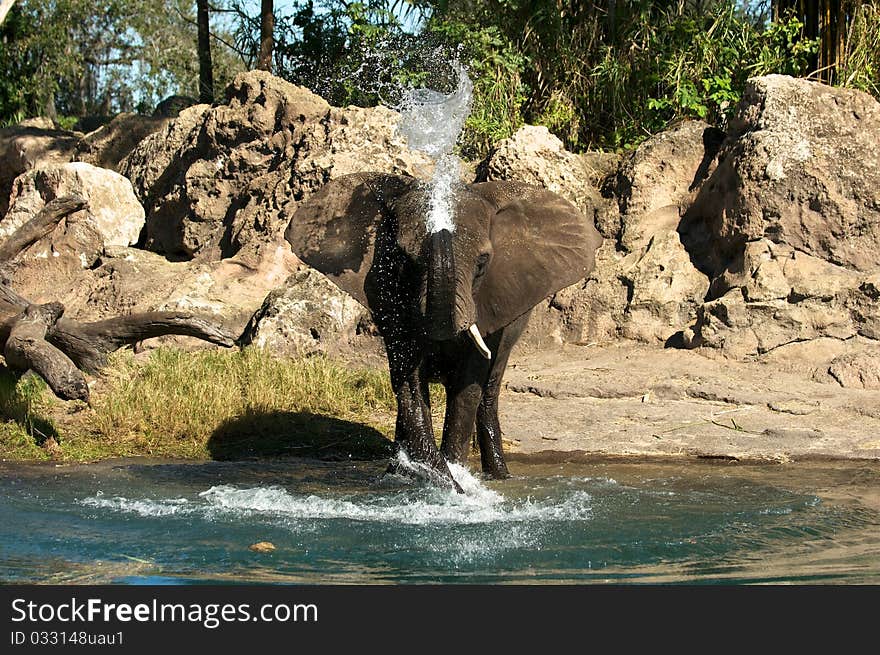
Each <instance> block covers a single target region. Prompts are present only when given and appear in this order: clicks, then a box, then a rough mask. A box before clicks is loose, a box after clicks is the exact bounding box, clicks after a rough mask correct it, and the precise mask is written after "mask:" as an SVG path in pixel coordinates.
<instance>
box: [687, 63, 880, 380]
mask: <svg viewBox="0 0 880 655" xmlns="http://www.w3.org/2000/svg"><path fill="white" fill-rule="evenodd" d="M878 135H880V104H878V103H877V101H876V100H874V99H873V98H871V97H870V96H868V95H867V94H864V93H861V92H858V91H853V90H849V89H838V88H832V87H828V86H825V85H822V84H817V83H812V82H807V81H804V80H796V79H793V78H790V77H784V76H779V75H770V76H767V77H762V78H755V79H752V80H749V82H748V84H747V88H746V92H745V94H744V96H743V99H742V102H741V103H740V105H739V107H738V109H737V112H736V115H735V117H734V119H733V120H732V121H731V128H730V131H729V133H728V136H727V139H726V141H725V143H724V146H723V148H722V150H721V152H720V154H719V157H718V164H717V168H716V169H715V170H714V172H713V173H712V174H711V176H710V178H709V179H708V181H707V182H706V183H705V184H704V185H703V187H702V189H701V190H700V193H699V195H698V196H697V198H696V199H695V201H694V203H693V205H692V206H691V207H690V209H689V210H688V211H687V213H686V215H685V217H684V220H683V221H682V225H681V229H680V231H681V233H682V237H683V240H684V242H685V244H686V245H687V246H688V248H689V250H690V252H691V254H692V256H693V257H694V260H695V261H696V262H697V264H698V265H699V266H700V268H701V270H703V271H704V272H705V273H707V274H708V275H710V276H712V278H713V280H712V284H711V289H710V293H709V300H708V302H706V304H704V305H703V306H702V307H701V308H700V309H699V312H698V318H697V321H696V322H695V324H694V326H693V328H692V329H691V330H690V331H688V332H687V334H686V337H687V338H686V340H687V341H688V342H689V343H691V344H693V345H702V346H708V347H712V348H718V349H721V350H722V351H723V352H724V353H725V354H727V355H728V356H731V357H736V358H744V357H753V356H760V355H763V354H766V353H768V352H770V351H772V350H774V349H777V348H780V347H783V346H786V345H787V344H792V343H798V342H805V341H810V340H816V339H829V338H830V339H839V340H845V339H852V338H853V337H856V336H860V337H866V338H869V339H877V337H878V324H880V309H878V303H877V297H878V294H877V284H878V279H880V278H878V274H880V153H878V149H877V139H878ZM843 377H846V376H843Z"/></svg>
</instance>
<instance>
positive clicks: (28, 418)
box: [0, 367, 57, 459]
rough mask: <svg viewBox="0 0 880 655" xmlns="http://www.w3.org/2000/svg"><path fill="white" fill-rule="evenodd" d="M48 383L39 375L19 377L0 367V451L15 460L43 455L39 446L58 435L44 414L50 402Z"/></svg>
mask: <svg viewBox="0 0 880 655" xmlns="http://www.w3.org/2000/svg"><path fill="white" fill-rule="evenodd" d="M46 391H47V387H46V384H45V383H44V382H43V381H42V380H41V379H40V378H38V377H37V376H34V375H27V376H24V377H23V378H20V379H19V377H18V376H17V375H14V374H13V373H12V372H11V371H10V370H9V369H7V368H5V367H0V453H2V456H6V457H12V458H15V459H33V458H41V457H42V456H43V454H44V453H43V451H42V450H41V449H40V446H41V445H42V444H43V443H44V442H45V441H46V440H47V439H49V438H50V437H51V438H55V437H57V430H56V427H55V425H54V424H53V422H52V421H51V420H48V419H47V418H46V417H45V414H46V412H47V410H48V408H49V405H50V403H51V401H50V400H49V398H48V394H47V393H46Z"/></svg>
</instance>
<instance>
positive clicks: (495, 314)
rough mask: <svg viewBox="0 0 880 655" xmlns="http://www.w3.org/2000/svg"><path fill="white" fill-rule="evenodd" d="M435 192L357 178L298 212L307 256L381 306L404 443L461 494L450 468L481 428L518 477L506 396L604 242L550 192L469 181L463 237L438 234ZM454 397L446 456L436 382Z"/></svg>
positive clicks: (456, 218)
mask: <svg viewBox="0 0 880 655" xmlns="http://www.w3.org/2000/svg"><path fill="white" fill-rule="evenodd" d="M430 196H431V187H430V186H429V185H428V184H426V183H424V182H421V181H419V180H417V179H415V178H413V177H408V176H405V175H393V174H384V173H353V174H349V175H345V176H341V177H339V178H337V179H334V180H332V181H330V182H328V183H326V184H325V185H324V186H323V187H321V188H320V189H319V190H318V191H316V192H315V193H313V194H312V195H311V196H309V197H308V198H307V199H306V200H305V201H304V202H303V203H302V204H300V205H299V207H297V209H296V212H295V213H294V215H293V217H292V219H291V221H290V223H289V225H288V227H287V230H286V232H285V239H286V240H287V241H288V242H289V243H290V245H291V247H292V249H293V251H294V253H295V254H296V255H297V256H298V257H299V258H300V259H301V260H302V261H304V262H305V263H307V264H308V265H310V266H312V267H313V268H316V269H317V270H319V271H321V272H322V273H324V275H326V276H327V277H328V278H329V279H330V280H332V281H333V282H334V283H335V284H336V285H337V286H338V287H340V288H341V289H342V290H343V291H345V292H347V293H348V294H350V295H351V296H353V297H354V298H355V299H356V300H358V301H359V302H360V303H361V304H362V305H364V306H365V307H366V308H367V309H369V310H370V312H371V314H372V317H373V320H374V322H375V324H376V327H377V328H378V331H379V333H380V335H381V336H382V338H383V339H384V342H385V350H386V355H387V358H388V367H389V372H390V377H391V385H392V387H393V389H394V393H395V396H396V400H397V420H396V424H395V443H396V444H397V446H398V448H399V449H401V450H403V451H404V452H405V453H406V455H408V456H409V458H410V459H411V460H413V461H415V462H419V463H421V464H424V465H427V467H428V469H429V470H432V471H434V472H436V474H437V475H436V477H438V479H440V480H442V481H444V482H446V483H448V484H450V485H452V486H453V487H455V488H456V489H458V490H459V491H460V490H461V489H460V487H458V485H457V483H456V482H455V480H454V479H453V478H452V475H451V473H450V470H449V467H448V464H447V462H456V463H462V464H464V463H466V460H467V457H468V453H469V451H470V445H471V441H472V437H473V433H474V430H475V428H476V436H477V442H478V444H479V448H480V459H481V465H482V470H483V473H484V474H485V475H487V476H489V477H491V478H504V477H508V476H509V472H508V468H507V464H506V462H505V458H504V450H503V447H502V440H501V427H500V425H499V422H498V395H499V392H500V390H501V381H502V377H503V376H504V371H505V368H506V367H507V362H508V357H509V356H510V351H511V349H512V348H513V346H514V344H515V343H516V342H517V339H519V337H520V335H521V334H522V333H523V330H524V329H525V327H526V324H527V322H528V319H529V314H530V312H531V310H532V308H533V307H534V306H535V305H537V304H538V303H540V302H541V301H542V300H544V299H545V298H547V297H548V296H550V295H552V294H554V293H555V292H557V291H558V290H560V289H562V288H564V287H566V286H569V285H572V284H574V283H575V282H577V281H578V280H581V279H583V278H585V277H586V276H587V275H588V274H589V272H590V271H591V270H592V269H593V267H594V265H595V252H596V249H597V248H598V247H599V245H600V244H601V242H602V238H601V236H600V235H599V233H598V231H597V230H596V228H595V226H594V225H593V222H592V221H591V220H588V219H587V218H586V217H585V216H584V215H583V214H582V213H581V212H580V211H579V210H578V209H577V208H576V207H575V206H574V205H572V204H571V203H570V202H568V201H567V200H565V199H564V198H562V197H561V196H559V195H557V194H555V193H552V192H550V191H547V190H546V189H544V188H541V187H536V186H530V185H527V184H523V183H520V182H513V181H492V182H482V183H474V184H467V185H465V184H460V185H459V186H458V187H456V188H455V190H454V196H453V201H452V202H451V203H450V205H451V207H452V218H453V226H452V229H451V230H450V229H440V230H437V231H435V232H433V233H431V232H429V230H428V228H427V223H426V217H427V215H428V212H429V210H430V203H431V197H430ZM429 381H440V382H442V383H443V385H444V386H445V389H446V414H445V419H444V422H443V436H442V440H441V446H440V449H439V450H438V448H437V445H436V442H435V439H434V432H433V428H432V425H431V411H430V400H429V395H428V382H429Z"/></svg>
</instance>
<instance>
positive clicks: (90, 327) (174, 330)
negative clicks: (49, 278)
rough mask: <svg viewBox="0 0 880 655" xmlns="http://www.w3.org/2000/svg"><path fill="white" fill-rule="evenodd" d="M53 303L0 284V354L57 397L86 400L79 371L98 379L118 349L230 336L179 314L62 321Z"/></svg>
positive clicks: (222, 341) (226, 341)
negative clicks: (172, 338) (162, 339)
mask: <svg viewBox="0 0 880 655" xmlns="http://www.w3.org/2000/svg"><path fill="white" fill-rule="evenodd" d="M63 315H64V305H62V304H61V303H58V302H53V303H48V304H45V305H35V304H32V303H30V302H28V301H27V300H25V299H24V298H22V297H21V296H19V295H18V294H17V293H15V292H14V291H13V290H12V289H11V288H9V287H8V286H7V285H5V284H2V283H0V352H2V353H3V356H4V358H5V359H6V365H7V366H8V367H9V368H10V369H12V370H13V371H16V372H19V373H25V372H27V371H28V370H32V371H34V372H35V373H38V374H39V375H40V376H41V377H42V378H43V379H44V380H45V381H46V383H47V384H48V385H49V387H50V388H51V389H52V391H53V392H54V393H55V395H57V396H58V397H59V398H62V399H64V400H85V401H88V399H89V388H88V385H87V384H86V382H85V376H84V375H83V372H86V373H91V374H98V373H100V371H101V369H102V368H103V367H104V366H106V365H107V356H108V355H109V354H110V353H112V352H114V351H116V350H119V349H120V348H122V347H123V346H126V345H130V344H133V343H136V342H138V341H143V340H144V339H149V338H152V337H158V336H162V335H165V334H182V335H186V336H191V337H196V338H198V339H202V340H204V341H208V342H210V343H214V344H217V345H219V346H224V347H227V348H228V347H231V346H233V345H235V340H234V338H233V337H232V335H230V334H227V333H226V332H224V331H223V330H222V329H220V328H219V327H217V326H215V325H213V324H211V323H210V322H208V321H206V320H204V319H202V318H199V317H197V316H193V315H191V314H187V313H184V312H145V313H141V314H131V315H129V316H120V317H117V318H111V319H106V320H103V321H94V322H88V323H83V322H80V321H74V320H71V319H66V318H63Z"/></svg>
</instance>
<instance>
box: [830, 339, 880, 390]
mask: <svg viewBox="0 0 880 655" xmlns="http://www.w3.org/2000/svg"><path fill="white" fill-rule="evenodd" d="M828 374H829V375H831V377H833V378H834V380H835V381H836V382H837V383H838V384H839V385H840V386H841V387H848V388H851V389H880V348H874V349H872V350H870V351H862V352H857V353H848V354H846V355H841V356H839V357H836V358H835V359H834V360H833V361H832V362H831V365H830V366H829V367H828Z"/></svg>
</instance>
